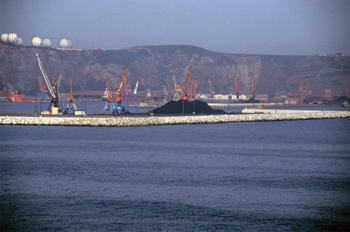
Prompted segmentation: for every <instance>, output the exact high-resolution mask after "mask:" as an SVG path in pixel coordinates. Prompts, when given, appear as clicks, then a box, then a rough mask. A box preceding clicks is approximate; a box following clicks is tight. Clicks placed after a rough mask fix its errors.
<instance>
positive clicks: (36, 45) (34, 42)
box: [32, 36, 41, 47]
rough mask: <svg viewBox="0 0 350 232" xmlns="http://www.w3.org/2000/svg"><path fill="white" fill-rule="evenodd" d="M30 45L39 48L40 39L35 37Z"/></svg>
mask: <svg viewBox="0 0 350 232" xmlns="http://www.w3.org/2000/svg"><path fill="white" fill-rule="evenodd" d="M32 45H33V46H35V47H40V46H41V39H40V38H39V37H37V36H35V37H34V38H33V39H32Z"/></svg>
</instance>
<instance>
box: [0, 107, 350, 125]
mask: <svg viewBox="0 0 350 232" xmlns="http://www.w3.org/2000/svg"><path fill="white" fill-rule="evenodd" d="M335 118H350V112H347V111H315V112H310V111H308V112H303V111H296V112H290V111H289V112H286V113H273V112H272V110H271V112H270V113H261V112H260V113H250V114H224V115H190V116H158V115H154V116H139V117H136V116H135V115H129V116H120V115H111V116H110V117H109V116H104V117H92V116H84V117H81V116H70V117H62V116H49V117H46V116H0V125H26V126H85V127H137V126H162V125H185V124H213V123H239V122H263V121H288V120H311V119H335Z"/></svg>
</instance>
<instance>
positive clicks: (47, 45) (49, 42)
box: [43, 39, 52, 48]
mask: <svg viewBox="0 0 350 232" xmlns="http://www.w3.org/2000/svg"><path fill="white" fill-rule="evenodd" d="M43 46H44V47H49V48H50V47H51V46H52V42H51V40H50V39H44V40H43Z"/></svg>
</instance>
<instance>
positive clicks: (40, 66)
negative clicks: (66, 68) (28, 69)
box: [36, 54, 56, 98]
mask: <svg viewBox="0 0 350 232" xmlns="http://www.w3.org/2000/svg"><path fill="white" fill-rule="evenodd" d="M36 57H37V58H38V64H39V68H40V71H41V73H42V74H43V77H44V81H45V84H46V86H47V89H48V90H49V92H50V95H51V96H52V97H53V98H56V95H55V93H54V91H53V89H52V86H51V83H50V81H49V78H48V77H47V74H46V72H45V70H44V66H43V64H42V63H41V60H40V58H39V55H38V54H36Z"/></svg>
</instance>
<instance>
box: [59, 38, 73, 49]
mask: <svg viewBox="0 0 350 232" xmlns="http://www.w3.org/2000/svg"><path fill="white" fill-rule="evenodd" d="M59 46H60V48H65V49H68V48H72V41H70V40H69V39H61V40H60V42H59Z"/></svg>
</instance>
